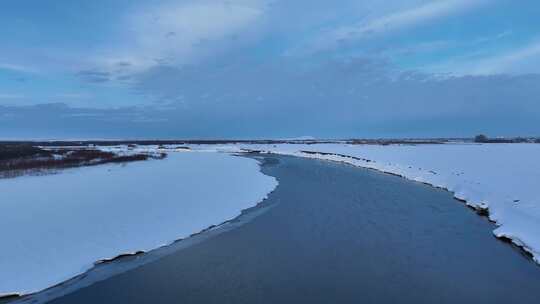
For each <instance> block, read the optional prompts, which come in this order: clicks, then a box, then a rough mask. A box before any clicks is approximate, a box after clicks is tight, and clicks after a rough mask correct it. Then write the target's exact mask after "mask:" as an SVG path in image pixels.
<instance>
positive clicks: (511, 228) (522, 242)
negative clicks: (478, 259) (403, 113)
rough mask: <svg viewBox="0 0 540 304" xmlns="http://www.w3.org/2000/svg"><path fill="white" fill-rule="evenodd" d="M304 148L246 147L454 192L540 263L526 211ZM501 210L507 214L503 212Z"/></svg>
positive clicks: (535, 224) (534, 222) (537, 224)
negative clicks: (371, 171)
mask: <svg viewBox="0 0 540 304" xmlns="http://www.w3.org/2000/svg"><path fill="white" fill-rule="evenodd" d="M302 148H303V149H306V150H303V149H302V150H297V151H287V150H280V149H279V148H277V149H275V148H274V149H272V148H270V149H269V148H268V147H263V146H258V147H249V146H245V147H243V148H242V150H243V151H257V152H260V153H272V154H279V155H288V156H297V157H304V158H311V159H319V160H326V161H335V162H341V163H346V164H349V165H353V166H356V167H361V168H368V169H373V170H377V171H379V172H383V173H388V174H393V175H397V176H400V177H403V178H406V179H409V180H411V181H416V182H421V183H424V184H427V185H430V186H433V187H435V188H440V189H444V190H446V191H449V192H451V193H452V194H453V196H454V198H456V199H457V200H459V201H462V202H465V204H466V205H467V206H469V207H471V208H473V209H475V210H477V211H478V213H479V214H481V215H486V216H488V218H489V219H490V221H492V222H493V223H495V224H496V225H497V228H496V229H495V230H494V231H493V234H494V236H495V237H497V238H499V239H501V240H505V241H511V242H512V243H513V244H514V245H516V246H518V247H520V248H521V249H523V250H524V251H525V252H526V253H528V254H529V255H531V257H532V259H533V260H534V261H535V262H536V263H537V264H539V265H540V235H539V234H538V233H536V234H535V231H540V229H539V228H540V219H538V218H535V217H529V216H527V215H528V214H526V213H524V212H523V210H519V211H514V212H512V214H508V213H509V212H508V210H497V209H500V208H497V207H500V206H499V205H500V204H496V203H493V204H490V203H487V202H484V201H482V200H481V199H477V198H476V197H475V194H474V190H471V191H468V190H467V189H460V190H458V189H455V188H454V187H452V186H450V185H448V184H444V183H440V182H437V181H434V180H431V179H430V178H429V177H426V175H420V176H419V175H411V174H407V172H404V171H403V170H402V167H399V166H391V165H390V166H388V165H385V164H383V163H381V162H378V161H376V160H372V159H367V158H361V157H357V156H354V155H347V154H340V153H334V152H329V151H328V150H326V151H319V150H318V149H317V146H316V145H313V146H303V147H302ZM308 149H309V150H308ZM424 171H425V172H428V173H434V172H433V171H431V170H429V169H424ZM434 174H435V173H434ZM427 176H429V175H427ZM501 213H502V214H505V215H502V214H501ZM495 214H496V215H495Z"/></svg>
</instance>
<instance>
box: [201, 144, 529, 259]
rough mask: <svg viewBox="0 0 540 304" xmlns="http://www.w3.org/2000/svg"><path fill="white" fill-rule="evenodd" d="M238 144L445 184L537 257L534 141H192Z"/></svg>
mask: <svg viewBox="0 0 540 304" xmlns="http://www.w3.org/2000/svg"><path fill="white" fill-rule="evenodd" d="M242 148H244V149H253V150H263V151H270V152H274V153H278V154H286V155H296V156H302V157H310V158H318V159H325V160H333V161H340V162H346V163H349V164H352V165H355V166H360V167H366V168H372V169H376V170H379V171H383V172H388V173H393V174H398V175H401V176H404V177H406V178H408V179H411V180H414V181H419V182H423V183H428V184H430V185H433V186H436V187H441V188H446V189H448V190H449V191H452V192H454V195H455V197H456V198H458V199H461V200H465V201H466V202H467V204H469V205H470V206H472V207H474V208H477V209H487V210H489V217H490V219H491V220H493V221H495V222H496V223H497V225H498V228H497V229H495V230H494V234H495V235H496V236H497V237H505V238H509V239H511V240H512V241H513V242H514V243H515V244H516V245H518V246H521V247H523V248H524V249H525V250H526V251H528V252H529V253H531V254H532V255H533V257H534V259H535V261H536V262H537V263H540V144H470V143H469V144H466V143H461V144H458V143H455V144H432V145H389V146H382V145H346V144H315V145H295V144H279V145H227V146H193V149H202V150H209V149H214V150H217V151H237V150H240V149H242ZM301 151H312V152H323V153H333V154H339V155H328V154H327V155H323V154H311V153H305V152H301ZM347 156H352V157H353V158H351V157H347Z"/></svg>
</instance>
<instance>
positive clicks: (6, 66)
mask: <svg viewBox="0 0 540 304" xmlns="http://www.w3.org/2000/svg"><path fill="white" fill-rule="evenodd" d="M0 70H7V71H13V72H19V73H29V74H34V73H37V70H36V69H34V68H32V67H28V66H24V65H18V64H10V63H1V62H0Z"/></svg>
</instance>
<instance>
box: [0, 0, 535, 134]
mask: <svg viewBox="0 0 540 304" xmlns="http://www.w3.org/2000/svg"><path fill="white" fill-rule="evenodd" d="M538 16H540V2H538V1H535V0H521V1H515V0H432V1H428V0H388V1H379V0H335V1H327V0H325V1H322V0H295V1H290V0H225V1H222V0H177V1H168V0H166V1H155V0H145V1H142V0H130V1H128V0H94V1H82V0H80V1H76V0H43V1H31V0H3V1H2V2H1V3H0V41H1V43H0V138H1V139H75V138H77V139H85V138H110V139H119V138H141V139H142V138H145V139H146V138H163V139H171V138H186V139H194V138H201V139H209V138H240V139H247V138H295V137H301V136H313V137H316V138H375V137H387V138H388V137H464V136H473V135H475V134H478V133H487V134H488V135H491V136H517V135H521V136H538V135H540V124H539V123H538V121H540V19H539V18H538Z"/></svg>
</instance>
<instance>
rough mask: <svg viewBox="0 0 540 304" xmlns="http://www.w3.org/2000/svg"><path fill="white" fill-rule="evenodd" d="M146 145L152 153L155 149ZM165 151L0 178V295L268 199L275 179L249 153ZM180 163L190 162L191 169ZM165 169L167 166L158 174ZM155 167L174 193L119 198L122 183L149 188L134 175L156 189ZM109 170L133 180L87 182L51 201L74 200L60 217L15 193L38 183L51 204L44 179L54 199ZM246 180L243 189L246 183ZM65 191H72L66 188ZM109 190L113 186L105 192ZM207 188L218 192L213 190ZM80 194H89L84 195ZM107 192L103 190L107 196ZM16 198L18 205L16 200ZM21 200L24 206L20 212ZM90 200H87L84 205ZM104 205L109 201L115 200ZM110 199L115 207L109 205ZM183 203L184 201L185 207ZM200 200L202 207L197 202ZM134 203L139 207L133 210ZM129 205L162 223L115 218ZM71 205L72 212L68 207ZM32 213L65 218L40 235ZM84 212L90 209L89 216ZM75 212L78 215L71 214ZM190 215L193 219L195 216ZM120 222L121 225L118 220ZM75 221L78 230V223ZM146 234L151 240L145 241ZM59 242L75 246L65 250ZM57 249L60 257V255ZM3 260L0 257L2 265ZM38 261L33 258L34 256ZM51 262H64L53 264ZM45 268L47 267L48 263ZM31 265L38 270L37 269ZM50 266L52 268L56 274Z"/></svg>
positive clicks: (35, 288) (65, 276) (187, 232)
mask: <svg viewBox="0 0 540 304" xmlns="http://www.w3.org/2000/svg"><path fill="white" fill-rule="evenodd" d="M152 150H154V151H155V150H156V149H152ZM169 152H171V151H169ZM171 154H174V155H172V156H170V157H169V160H167V161H161V160H152V161H147V162H140V163H132V164H128V165H127V167H125V168H121V167H120V166H118V165H103V166H98V167H88V168H77V169H70V170H66V171H65V172H62V173H60V174H55V175H47V176H28V177H19V178H16V179H12V180H2V181H0V189H4V190H6V191H2V193H0V197H2V196H3V199H2V200H1V201H2V202H3V203H4V204H0V211H3V212H4V214H10V217H7V218H4V220H5V221H2V222H3V224H2V223H0V228H2V230H3V231H4V233H2V232H1V231H0V236H2V239H3V243H4V244H9V246H10V247H6V248H4V250H2V253H0V257H1V259H0V265H1V266H2V267H1V268H2V270H3V271H2V272H0V297H9V296H21V295H27V294H32V293H36V292H39V291H42V290H45V289H48V288H50V287H53V286H56V285H58V284H62V283H63V282H65V281H68V280H70V279H72V278H75V277H77V276H79V275H81V274H83V273H85V272H87V271H88V270H90V269H91V268H93V267H94V266H95V264H96V263H98V262H100V261H107V260H112V259H114V258H116V257H119V256H123V255H131V254H136V253H139V252H148V251H151V250H154V249H157V248H160V247H163V246H167V245H170V244H172V243H174V242H176V241H178V240H182V239H185V238H188V237H190V236H191V235H194V234H197V233H199V232H201V231H204V230H206V229H208V228H209V227H211V226H213V225H216V224H220V223H224V222H227V221H230V220H232V219H234V218H236V217H237V216H239V215H240V214H241V211H242V210H245V209H247V208H251V207H253V206H255V205H257V204H258V203H260V202H261V201H263V200H264V199H265V198H267V197H268V194H269V193H270V192H272V191H273V190H274V189H275V188H276V187H277V184H278V182H277V180H276V179H275V178H273V177H270V176H266V175H264V174H263V173H262V172H261V170H260V166H259V165H260V164H259V163H258V162H257V161H256V160H254V159H248V158H240V157H235V156H233V155H230V154H228V153H220V154H219V155H218V154H215V153H212V154H204V153H190V152H187V153H171ZM196 155H199V156H196ZM186 157H187V159H186ZM171 158H172V162H171ZM175 159H176V161H175ZM182 159H185V160H182ZM179 160H180V161H179ZM167 162H170V163H167ZM175 164H176V165H184V166H181V167H177V168H176V169H178V171H179V172H184V173H180V174H175V170H173V169H172V168H167V167H171V165H172V166H173V167H174V165H175ZM156 166H157V167H156ZM186 166H189V168H188V167H186ZM156 170H157V171H156ZM163 170H167V171H166V172H164V171H163ZM122 172H123V173H122ZM144 172H147V173H149V174H153V175H154V177H152V178H146V179H145V178H144V177H141V175H140V174H141V173H144ZM159 172H161V173H163V174H164V176H163V178H165V179H169V180H168V181H165V182H163V183H165V184H166V185H168V186H170V185H172V184H173V183H174V184H178V186H176V187H175V189H174V193H172V192H171V191H169V192H168V193H167V194H166V195H165V196H166V197H163V195H162V197H161V198H160V199H158V198H157V197H155V196H154V197H152V198H154V199H155V200H153V202H152V203H150V202H146V203H148V204H145V203H142V202H139V203H137V202H133V201H130V199H132V198H135V197H138V196H129V195H128V196H122V195H121V196H117V195H118V193H117V192H121V191H125V190H126V189H125V188H126V187H124V186H126V185H127V186H129V185H131V186H137V185H139V187H138V188H142V189H141V190H134V192H136V193H137V195H141V194H142V192H143V191H146V190H148V189H147V188H148V187H145V186H143V185H141V184H140V183H139V184H132V183H133V182H134V181H135V182H140V181H146V182H150V183H151V182H152V181H153V182H154V187H157V188H158V189H159V186H157V184H156V182H161V179H160V177H159V175H160V174H159ZM115 174H116V175H115ZM108 175H112V177H109V178H108V179H110V180H106V181H105V182H101V184H103V183H110V182H111V181H113V180H114V181H116V180H118V178H119V177H121V178H124V179H125V178H127V179H129V178H132V180H131V181H126V182H119V183H120V184H121V185H114V186H112V187H111V188H106V189H105V190H103V191H99V190H95V189H94V187H96V186H97V185H92V187H86V188H92V189H94V190H88V192H89V193H77V194H76V195H74V196H73V197H69V196H67V198H79V197H83V198H82V199H81V200H82V201H83V202H82V206H81V202H79V201H77V200H76V199H75V200H70V199H67V200H64V203H63V204H60V206H57V207H66V206H68V207H70V206H71V205H77V207H75V209H68V211H66V212H67V213H68V214H65V215H61V212H54V210H50V209H54V206H48V207H51V208H48V207H47V208H45V207H44V206H43V205H44V204H40V203H38V204H36V203H35V202H34V201H29V200H30V199H31V198H33V197H35V196H33V195H31V194H20V193H22V191H18V190H21V189H22V188H25V189H26V187H27V186H30V187H34V188H35V189H33V190H34V191H35V190H36V189H38V190H41V189H43V190H44V191H42V193H39V194H37V195H38V196H40V197H43V196H46V198H37V197H35V198H36V200H37V201H39V202H41V203H50V204H52V205H54V204H58V203H57V202H56V201H54V199H52V200H50V197H49V195H51V193H47V191H50V190H48V188H44V184H43V183H47V184H48V185H50V184H51V182H52V183H53V185H57V187H56V188H54V186H53V190H52V192H53V193H52V198H55V197H56V196H58V197H59V198H66V196H65V195H59V194H58V192H60V190H63V189H60V188H62V187H66V186H68V187H69V185H70V181H68V180H77V179H79V181H78V182H76V183H78V184H79V186H75V189H78V188H77V187H79V188H80V189H85V186H84V185H80V183H81V181H82V182H91V181H92V179H94V180H95V179H96V177H101V178H105V179H107V176H108ZM136 176H138V177H136ZM171 178H180V179H178V180H176V182H171V181H170V179H171ZM182 178H183V179H182ZM186 178H189V179H190V181H187V180H186ZM49 179H52V180H49ZM60 180H62V181H64V182H66V183H67V185H63V186H62V185H58V182H59V181H60ZM201 181H206V184H205V185H201V184H200V182H201ZM55 182H56V183H55ZM98 183H100V182H98ZM181 183H185V184H188V186H186V187H184V188H182V187H181V186H180V185H181ZM246 185H247V187H249V189H245V187H246ZM36 186H37V188H36ZM102 186H103V185H102ZM198 186H200V189H201V191H199V190H196V189H197V188H198ZM40 187H42V188H40ZM116 187H120V190H114V189H115V188H116ZM150 187H152V185H150ZM8 189H11V191H7V190H8ZM158 189H156V191H158ZM194 189H195V190H194ZM208 189H213V190H214V191H208ZM162 190H163V189H162ZM70 191H76V190H73V189H70ZM107 191H113V192H109V193H108V192H107ZM114 191H116V192H114ZM137 191H138V192H137ZM26 192H27V193H28V192H32V191H31V190H30V191H26ZM43 192H44V193H43ZM50 192H51V191H50ZM64 192H65V191H64ZM95 192H105V194H109V195H111V196H112V198H115V197H116V198H123V200H120V203H119V200H114V199H110V200H109V201H108V202H107V203H105V204H103V202H101V203H97V204H94V203H95V199H96V197H97V198H103V197H104V196H103V194H102V195H98V196H95V195H93V193H95ZM139 192H141V193H139ZM158 192H159V191H158ZM164 192H167V191H164ZM213 192H215V193H216V194H212V193H213ZM17 193H19V194H20V195H18V194H17ZM47 194H49V195H47ZM85 194H86V195H88V196H89V197H90V198H88V199H85V198H84V197H85ZM173 194H174V195H173ZM105 197H109V196H108V195H105ZM148 197H149V196H142V197H140V200H141V201H142V200H144V199H147V198H148ZM186 197H187V198H188V199H191V200H192V202H190V203H191V204H189V203H186ZM21 198H22V199H23V200H22V201H19V200H18V199H21ZM85 200H86V202H85ZM66 201H67V202H66ZM15 202H16V203H17V204H14V203H15ZM175 202H178V204H175ZM216 203H217V204H216ZM21 204H22V205H24V206H23V208H22V210H21ZM89 204H90V206H88V205H89ZM109 204H112V205H113V206H111V205H109ZM115 204H119V205H121V206H120V207H117V208H115V207H114V205H115ZM156 204H158V205H159V204H161V207H159V206H156ZM186 204H187V205H189V206H186ZM15 205H19V206H15ZM178 205H180V206H178ZM200 205H202V207H201V206H200ZM219 205H222V206H219ZM194 206H197V207H194ZM145 207H149V209H148V210H147V213H146V214H145V212H137V211H142V210H145ZM137 208H139V209H140V210H137ZM205 208H206V209H205ZM104 209H105V210H104ZM129 209H135V212H133V213H140V214H145V216H146V217H151V219H152V220H155V219H157V218H161V219H162V222H165V224H163V223H161V224H160V225H161V226H159V225H158V226H157V227H156V226H152V224H151V222H152V221H151V220H148V221H146V222H145V219H144V217H142V218H141V217H140V216H139V217H137V216H134V217H133V218H130V219H125V218H124V220H123V222H122V221H118V220H117V219H118V218H119V216H122V212H123V211H127V210H129ZM77 210H78V213H77V212H76V213H75V214H73V213H70V212H73V211H77ZM158 210H161V211H158ZM57 211H58V210H57ZM33 212H35V215H36V218H37V216H38V215H43V218H42V219H36V220H37V221H39V220H41V221H45V222H47V221H49V224H51V221H54V222H58V221H61V220H65V221H66V222H64V223H62V224H58V223H57V224H54V223H52V225H50V226H52V227H50V226H48V227H49V228H50V230H52V231H53V232H49V231H42V230H40V231H42V232H44V233H43V234H44V235H41V236H40V235H39V234H40V233H41V232H39V231H36V230H35V229H34V230H32V229H33V228H31V227H29V226H30V225H28V224H29V223H33V222H34V217H33V216H31V214H32V213H33ZM89 212H90V213H91V214H88V213H89ZM0 213H2V212H0ZM29 214H30V216H29ZM107 214H112V215H110V216H109V218H108V219H105V220H103V221H104V222H102V223H95V222H94V221H92V220H96V219H100V218H102V217H101V215H104V217H107ZM171 214H172V215H171ZM47 216H52V217H53V220H51V219H50V218H49V219H47ZM55 216H57V218H54V217H55ZM182 216H184V217H182ZM73 217H75V218H78V219H73ZM127 217H129V216H127ZM185 217H190V219H186V218H185ZM193 217H196V218H195V219H194V218H193ZM0 218H1V216H0ZM87 218H89V219H90V220H89V219H87ZM182 221H185V222H190V223H188V224H185V225H184V224H176V225H175V224H173V223H174V222H182ZM121 223H124V224H123V225H122V224H121ZM42 224H46V223H42ZM78 225H80V226H82V227H83V228H80V227H77V226H78ZM139 225H140V226H142V228H141V227H138V226H139ZM167 225H168V226H167ZM24 226H26V227H24ZM38 226H39V227H38ZM94 226H99V228H98V229H97V231H101V232H103V233H102V234H101V236H98V237H96V236H95V235H94V234H95V232H96V229H95V228H94ZM101 226H102V227H101ZM8 227H12V228H13V227H18V228H19V229H18V230H17V229H7V228H8ZM40 227H45V225H34V228H37V229H40ZM49 228H48V230H49ZM77 229H79V230H77ZM153 229H154V230H153ZM160 229H161V230H160ZM74 231H75V232H77V231H78V232H79V233H80V235H78V236H77V235H75V234H76V233H73V232H74ZM8 232H9V234H8ZM57 234H60V235H62V236H64V237H65V238H64V239H62V238H61V237H58V236H57ZM32 235H35V236H38V239H39V241H37V240H36V239H35V238H34V241H32V237H31V236H32ZM144 235H145V236H146V237H145V236H144ZM150 238H151V239H152V240H150ZM104 239H105V240H104ZM77 240H79V242H77ZM81 240H82V241H81ZM108 241H110V242H108ZM117 243H121V244H117ZM65 246H74V247H71V248H67V247H65ZM76 246H79V247H76ZM17 248H18V249H19V251H18V249H17ZM62 253H63V254H64V256H61V254H62ZM14 255H17V256H14ZM19 255H20V256H19ZM79 255H80V256H81V257H77V258H76V259H75V260H71V261H68V260H69V259H70V258H73V256H79ZM10 257H11V258H10ZM47 259H49V260H47ZM63 259H64V260H63ZM66 259H68V260H66ZM2 260H3V261H4V263H2ZM37 260H39V262H38V261H37ZM8 262H9V263H8ZM64 262H65V264H68V266H66V265H64ZM6 263H8V264H6ZM32 263H33V264H32ZM55 263H56V264H55ZM29 264H31V265H29ZM47 265H49V266H47ZM54 265H56V266H58V267H64V268H62V269H58V268H57V267H55V266H54ZM62 265H63V266H62ZM47 267H49V268H51V269H48V268H47ZM36 268H40V269H39V270H36ZM56 271H58V272H57V273H56ZM53 274H54V275H53Z"/></svg>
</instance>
